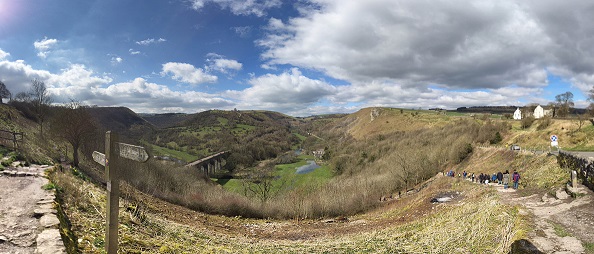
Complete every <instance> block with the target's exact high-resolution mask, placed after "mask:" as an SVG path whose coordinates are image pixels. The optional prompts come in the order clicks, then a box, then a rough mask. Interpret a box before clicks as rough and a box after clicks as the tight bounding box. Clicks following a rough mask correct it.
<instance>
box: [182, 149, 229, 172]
mask: <svg viewBox="0 0 594 254" xmlns="http://www.w3.org/2000/svg"><path fill="white" fill-rule="evenodd" d="M229 153H230V152H229V151H223V152H219V153H216V154H213V155H211V156H208V157H206V158H202V159H199V160H197V161H194V162H191V163H189V164H187V165H186V167H192V168H197V169H199V170H201V171H202V172H203V173H204V174H205V175H206V176H207V177H209V176H212V175H213V174H214V173H215V172H216V171H218V170H221V167H222V166H223V163H224V162H225V159H226V158H227V157H229Z"/></svg>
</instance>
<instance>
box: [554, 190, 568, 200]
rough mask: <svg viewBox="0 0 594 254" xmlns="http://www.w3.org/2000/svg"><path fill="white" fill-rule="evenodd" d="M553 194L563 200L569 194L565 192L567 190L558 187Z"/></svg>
mask: <svg viewBox="0 0 594 254" xmlns="http://www.w3.org/2000/svg"><path fill="white" fill-rule="evenodd" d="M555 196H556V197H557V198H558V199H561V200H565V199H567V198H569V195H568V194H567V192H565V190H564V189H558V190H557V192H556V193H555Z"/></svg>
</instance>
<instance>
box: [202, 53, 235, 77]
mask: <svg viewBox="0 0 594 254" xmlns="http://www.w3.org/2000/svg"><path fill="white" fill-rule="evenodd" d="M206 62H207V63H208V68H209V69H211V70H216V71H219V72H222V73H229V71H238V70H241V68H242V67H243V64H241V63H240V62H238V61H237V60H232V59H226V58H225V57H224V56H221V55H219V54H215V53H209V54H208V55H207V60H206Z"/></svg>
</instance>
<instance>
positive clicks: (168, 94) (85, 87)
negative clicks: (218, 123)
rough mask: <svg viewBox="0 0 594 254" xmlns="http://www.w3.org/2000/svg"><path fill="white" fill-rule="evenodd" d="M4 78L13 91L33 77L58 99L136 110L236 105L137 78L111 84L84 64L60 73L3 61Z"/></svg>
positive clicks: (0, 62) (195, 109) (23, 87)
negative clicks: (41, 82) (173, 89)
mask: <svg viewBox="0 0 594 254" xmlns="http://www.w3.org/2000/svg"><path fill="white" fill-rule="evenodd" d="M0 77H1V78H2V79H1V80H2V82H4V83H5V84H6V86H7V88H8V90H10V91H11V92H12V93H13V94H16V93H19V92H24V91H27V90H29V88H30V85H31V80H33V79H37V80H40V81H43V82H45V84H46V85H47V87H48V91H49V92H50V94H51V96H52V97H53V98H54V102H56V103H63V102H68V101H69V100H70V99H75V100H78V101H81V102H82V103H84V104H88V105H98V106H125V107H129V108H131V109H132V110H134V111H135V112H155V113H163V112H186V113H193V112H199V111H203V110H208V109H215V108H218V109H220V108H233V106H234V105H235V103H234V102H233V101H231V100H229V99H225V98H223V97H221V96H219V95H216V94H207V93H201V92H196V91H172V90H171V89H169V88H168V87H167V86H164V85H159V84H155V83H150V82H147V81H146V80H145V79H143V78H136V79H134V80H133V81H130V82H122V83H117V84H110V83H111V82H112V81H113V80H112V79H111V78H110V77H109V76H105V75H104V76H98V75H97V74H96V73H94V72H93V71H92V70H90V69H88V68H87V67H86V66H84V65H81V64H73V65H71V66H69V67H68V68H66V69H62V70H61V71H60V73H57V74H53V73H50V72H48V71H45V70H37V69H34V68H33V67H32V66H30V65H28V64H26V63H25V62H24V61H22V60H17V61H6V60H0Z"/></svg>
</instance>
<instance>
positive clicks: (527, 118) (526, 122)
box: [521, 116, 534, 129]
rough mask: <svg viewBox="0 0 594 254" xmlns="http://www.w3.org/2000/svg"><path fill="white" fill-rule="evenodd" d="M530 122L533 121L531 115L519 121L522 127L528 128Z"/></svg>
mask: <svg viewBox="0 0 594 254" xmlns="http://www.w3.org/2000/svg"><path fill="white" fill-rule="evenodd" d="M532 123H534V117H532V116H529V117H526V118H524V119H522V122H521V125H522V129H528V128H530V126H532Z"/></svg>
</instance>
